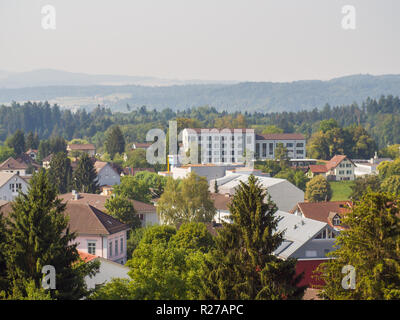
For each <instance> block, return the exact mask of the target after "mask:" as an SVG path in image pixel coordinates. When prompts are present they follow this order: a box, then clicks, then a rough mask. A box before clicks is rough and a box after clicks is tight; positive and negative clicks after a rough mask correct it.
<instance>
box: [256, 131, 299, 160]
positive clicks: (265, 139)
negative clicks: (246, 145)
mask: <svg viewBox="0 0 400 320" xmlns="http://www.w3.org/2000/svg"><path fill="white" fill-rule="evenodd" d="M279 143H282V144H283V146H284V147H286V149H287V151H288V157H289V159H304V158H305V157H306V138H305V137H304V136H303V135H302V134H300V133H272V134H257V135H256V145H255V150H256V151H255V157H256V159H260V160H266V159H275V149H276V147H277V145H278V144H279Z"/></svg>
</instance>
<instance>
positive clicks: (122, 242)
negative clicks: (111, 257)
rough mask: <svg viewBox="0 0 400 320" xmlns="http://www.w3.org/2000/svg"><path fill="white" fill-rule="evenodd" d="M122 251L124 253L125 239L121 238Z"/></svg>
mask: <svg viewBox="0 0 400 320" xmlns="http://www.w3.org/2000/svg"><path fill="white" fill-rule="evenodd" d="M120 243H121V244H120V250H121V253H122V252H123V251H124V238H121V239H120Z"/></svg>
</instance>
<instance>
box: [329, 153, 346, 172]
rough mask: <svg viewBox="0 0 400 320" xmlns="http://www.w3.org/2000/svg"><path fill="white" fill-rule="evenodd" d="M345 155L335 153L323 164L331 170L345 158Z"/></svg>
mask: <svg viewBox="0 0 400 320" xmlns="http://www.w3.org/2000/svg"><path fill="white" fill-rule="evenodd" d="M346 158H347V157H346V156H344V155H336V156H334V157H333V158H332V159H331V160H329V161H328V162H327V163H326V164H325V166H326V168H327V169H328V170H331V169H333V168H336V167H337V166H338V165H339V163H341V162H342V161H343V160H344V159H346Z"/></svg>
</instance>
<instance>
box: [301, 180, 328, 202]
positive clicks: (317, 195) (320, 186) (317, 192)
mask: <svg viewBox="0 0 400 320" xmlns="http://www.w3.org/2000/svg"><path fill="white" fill-rule="evenodd" d="M331 198H332V189H331V185H330V184H329V182H328V181H327V180H326V179H325V178H324V177H323V176H321V175H318V176H316V177H314V178H312V179H311V180H310V181H309V182H307V184H306V193H305V199H306V200H307V201H309V202H323V201H329V200H330V199H331Z"/></svg>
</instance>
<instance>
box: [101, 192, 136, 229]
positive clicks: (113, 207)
mask: <svg viewBox="0 0 400 320" xmlns="http://www.w3.org/2000/svg"><path fill="white" fill-rule="evenodd" d="M105 207H106V209H107V212H108V214H109V215H111V216H113V217H114V218H116V219H118V220H119V221H121V222H122V223H125V224H127V225H129V227H130V228H131V229H136V228H139V227H140V226H141V225H142V223H141V221H140V219H139V217H138V215H137V214H136V211H135V208H134V207H133V203H132V201H130V200H128V199H126V198H124V197H122V196H114V197H111V198H109V199H107V200H106V203H105Z"/></svg>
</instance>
